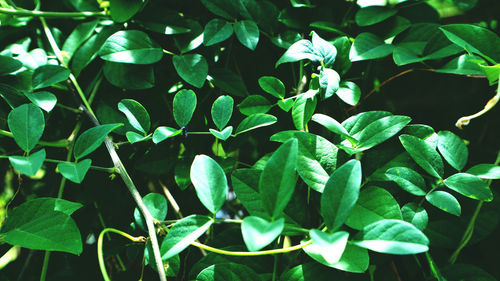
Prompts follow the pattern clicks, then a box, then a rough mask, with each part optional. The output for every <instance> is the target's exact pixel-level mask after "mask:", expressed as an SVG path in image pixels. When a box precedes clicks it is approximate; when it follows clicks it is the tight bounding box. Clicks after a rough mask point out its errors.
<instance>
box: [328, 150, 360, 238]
mask: <svg viewBox="0 0 500 281" xmlns="http://www.w3.org/2000/svg"><path fill="white" fill-rule="evenodd" d="M360 188H361V164H360V163H359V161H358V160H354V159H353V160H350V161H348V162H346V163H345V164H344V165H342V166H340V167H339V168H338V169H337V170H335V171H334V172H333V174H332V175H331V176H330V178H329V179H328V181H327V182H326V185H325V189H324V190H323V194H322V195H321V207H320V209H321V216H322V217H323V220H324V221H325V224H326V226H327V227H328V229H329V230H330V231H334V230H336V229H338V228H339V227H340V226H342V225H343V224H344V222H345V221H346V220H347V218H348V217H349V214H350V213H351V210H352V208H353V207H354V204H355V203H356V201H357V200H358V197H359V190H360Z"/></svg>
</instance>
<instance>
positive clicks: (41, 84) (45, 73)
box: [31, 64, 71, 90]
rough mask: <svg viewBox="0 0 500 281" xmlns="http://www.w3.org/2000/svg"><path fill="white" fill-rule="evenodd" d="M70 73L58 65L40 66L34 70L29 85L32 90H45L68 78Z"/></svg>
mask: <svg viewBox="0 0 500 281" xmlns="http://www.w3.org/2000/svg"><path fill="white" fill-rule="evenodd" d="M70 73H71V72H70V71H69V70H68V69H67V68H65V67H62V66H58V65H51V64H47V65H42V66H40V67H37V69H35V72H33V76H32V77H31V85H32V87H33V89H35V90H36V89H40V88H45V87H48V86H51V85H54V84H56V83H59V82H61V81H64V80H66V79H68V78H69V75H70Z"/></svg>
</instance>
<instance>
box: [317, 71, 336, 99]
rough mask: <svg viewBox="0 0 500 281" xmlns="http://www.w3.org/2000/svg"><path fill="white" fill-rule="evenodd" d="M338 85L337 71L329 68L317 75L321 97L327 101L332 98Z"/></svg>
mask: <svg viewBox="0 0 500 281" xmlns="http://www.w3.org/2000/svg"><path fill="white" fill-rule="evenodd" d="M339 85H340V76H339V74H338V73H337V71H335V70H333V69H330V68H323V69H322V70H321V72H320V74H319V86H320V88H321V90H320V93H321V97H322V98H324V99H327V98H329V97H331V96H333V95H334V94H335V93H336V92H337V90H338V89H339Z"/></svg>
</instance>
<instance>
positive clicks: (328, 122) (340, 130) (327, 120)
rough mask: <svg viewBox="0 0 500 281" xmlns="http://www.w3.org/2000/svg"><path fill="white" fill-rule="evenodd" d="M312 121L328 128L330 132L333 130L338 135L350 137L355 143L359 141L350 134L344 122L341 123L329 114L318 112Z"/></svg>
mask: <svg viewBox="0 0 500 281" xmlns="http://www.w3.org/2000/svg"><path fill="white" fill-rule="evenodd" d="M312 121H314V122H316V123H318V124H320V125H322V126H323V127H325V128H327V129H328V130H329V131H330V132H333V133H335V134H338V135H341V136H343V137H346V138H348V139H350V140H351V141H352V142H353V143H356V142H357V140H356V139H354V138H352V137H350V136H349V133H348V132H347V130H346V129H345V128H344V127H343V126H342V124H340V123H339V122H338V121H337V120H335V119H333V118H332V117H330V116H328V115H324V114H321V113H316V114H314V115H313V116H312Z"/></svg>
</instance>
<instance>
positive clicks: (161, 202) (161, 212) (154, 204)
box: [134, 193, 168, 230]
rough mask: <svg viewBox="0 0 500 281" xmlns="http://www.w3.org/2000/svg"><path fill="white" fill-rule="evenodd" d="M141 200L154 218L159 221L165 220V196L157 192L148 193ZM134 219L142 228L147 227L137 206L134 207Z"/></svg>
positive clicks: (166, 205)
mask: <svg viewBox="0 0 500 281" xmlns="http://www.w3.org/2000/svg"><path fill="white" fill-rule="evenodd" d="M142 201H143V202H144V205H146V208H147V209H148V211H149V213H150V214H151V216H152V217H153V218H154V219H156V220H159V221H162V220H165V218H166V217H167V212H168V204H167V199H166V198H165V196H163V195H161V194H159V193H148V194H146V196H144V197H143V198H142ZM134 220H135V223H136V224H137V225H138V226H139V227H140V228H142V229H143V230H147V229H148V228H147V226H146V221H145V220H144V217H143V216H142V213H141V211H139V209H137V208H135V209H134Z"/></svg>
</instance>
